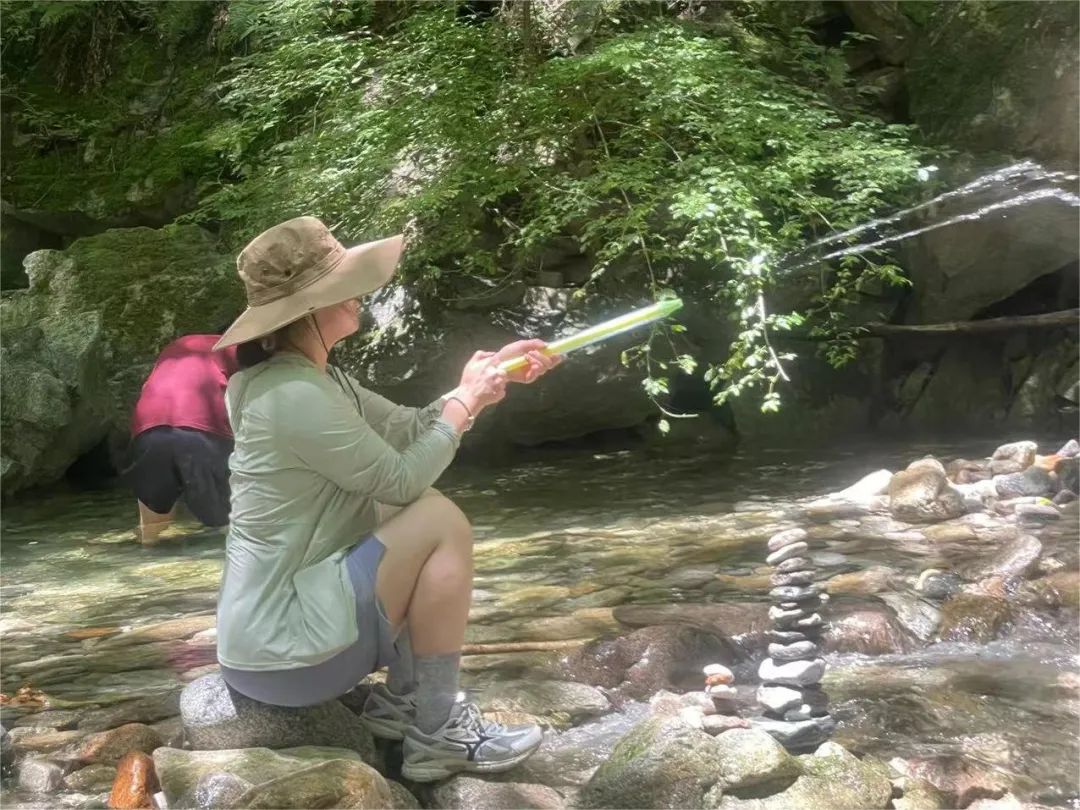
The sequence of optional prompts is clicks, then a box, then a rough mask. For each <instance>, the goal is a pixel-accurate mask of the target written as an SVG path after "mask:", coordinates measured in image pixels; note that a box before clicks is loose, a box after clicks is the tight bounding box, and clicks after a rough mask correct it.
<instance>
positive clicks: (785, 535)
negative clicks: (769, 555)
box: [768, 529, 809, 551]
mask: <svg viewBox="0 0 1080 810" xmlns="http://www.w3.org/2000/svg"><path fill="white" fill-rule="evenodd" d="M807 537H809V535H808V534H807V533H806V530H805V529H788V530H787V531H783V532H779V533H777V534H774V535H773V536H772V537H770V538H769V543H768V547H769V551H779V550H780V549H782V548H784V547H785V546H790V545H791V544H792V543H801V542H803V541H804V540H806V538H807Z"/></svg>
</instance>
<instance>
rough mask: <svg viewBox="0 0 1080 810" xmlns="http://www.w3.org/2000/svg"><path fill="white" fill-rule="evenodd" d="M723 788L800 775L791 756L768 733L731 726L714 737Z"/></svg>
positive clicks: (718, 783)
mask: <svg viewBox="0 0 1080 810" xmlns="http://www.w3.org/2000/svg"><path fill="white" fill-rule="evenodd" d="M716 743H717V748H716V750H717V756H718V757H719V760H720V764H721V778H720V779H719V780H718V782H717V785H718V786H719V787H722V788H723V789H724V790H738V789H742V788H749V787H752V786H754V785H761V784H768V783H771V782H777V781H780V780H783V779H793V778H794V777H796V776H797V775H798V774H799V766H798V763H797V762H796V761H795V759H794V757H792V756H791V755H790V754H788V752H787V751H785V750H784V749H783V747H782V746H781V745H779V744H778V743H777V742H776V740H774V739H773V738H772V737H771V736H769V735H768V734H766V733H764V732H762V731H759V730H757V729H755V728H748V729H732V730H730V731H727V732H725V733H724V734H721V735H720V736H718V737H717V738H716Z"/></svg>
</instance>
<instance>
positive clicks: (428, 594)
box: [375, 493, 542, 781]
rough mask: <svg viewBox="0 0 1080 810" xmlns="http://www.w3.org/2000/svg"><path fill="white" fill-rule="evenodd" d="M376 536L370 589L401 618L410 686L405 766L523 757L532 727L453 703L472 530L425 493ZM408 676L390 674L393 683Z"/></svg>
mask: <svg viewBox="0 0 1080 810" xmlns="http://www.w3.org/2000/svg"><path fill="white" fill-rule="evenodd" d="M375 535H376V536H377V537H378V538H379V539H380V540H381V541H382V543H383V545H384V546H385V547H386V553H385V555H384V556H383V560H382V563H381V564H380V565H379V570H378V574H377V577H376V585H375V590H376V594H377V596H378V598H379V601H380V602H381V603H382V606H383V609H384V610H385V611H386V617H387V619H388V620H389V622H390V623H391V624H392V625H394V626H398V625H400V624H402V623H403V622H407V624H408V630H409V640H410V643H411V648H412V655H413V659H414V661H413V668H414V671H415V680H416V691H415V693H414V695H415V699H414V703H415V707H416V708H415V712H416V714H415V723H414V725H413V726H411V727H410V728H409V729H408V731H407V732H406V734H405V766H404V772H405V774H406V775H407V776H408V777H409V778H410V779H414V780H417V781H430V780H433V779H439V778H442V777H443V776H447V775H449V774H451V773H454V772H456V771H464V770H470V771H488V772H491V771H499V770H506V769H508V768H511V767H513V766H514V765H517V764H518V763H519V762H522V761H523V760H524V759H525V758H526V757H528V756H529V755H530V754H531V753H532V752H533V751H534V750H535V749H536V747H537V746H538V745H539V743H540V740H541V739H542V736H541V732H540V730H539V729H538V728H537V727H535V726H523V727H515V728H504V727H502V726H499V725H497V724H495V723H487V722H485V721H483V719H482V718H481V716H480V713H479V711H478V710H477V708H476V707H475V706H474V705H472V704H461V703H458V702H457V701H458V672H459V669H460V663H461V648H462V645H463V644H464V642H465V626H466V624H467V622H468V617H469V603H470V601H471V599H472V575H473V565H472V529H471V527H470V526H469V522H468V519H467V518H466V517H465V515H464V514H463V513H462V512H461V510H460V509H458V508H457V506H455V505H454V504H453V503H452V502H451V501H450V500H449V499H448V498H446V497H444V496H442V495H439V494H437V493H429V494H427V495H425V496H424V497H422V498H420V499H419V500H418V501H416V502H415V503H413V504H411V505H410V506H408V507H406V508H405V509H402V510H401V511H400V512H399V513H398V514H397V515H395V516H394V517H393V518H391V519H390V520H389V521H387V522H386V523H385V524H384V525H383V526H381V527H380V528H379V529H378V530H377V531H376V532H375ZM407 677H408V676H407V675H405V674H404V673H400V674H398V675H397V676H394V675H393V674H392V678H391V680H392V681H395V682H396V684H397V685H400V684H402V683H403V682H405V681H406V678H407Z"/></svg>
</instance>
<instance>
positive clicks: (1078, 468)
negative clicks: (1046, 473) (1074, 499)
mask: <svg viewBox="0 0 1080 810" xmlns="http://www.w3.org/2000/svg"><path fill="white" fill-rule="evenodd" d="M1054 475H1055V476H1057V481H1058V487H1059V491H1060V490H1068V491H1069V492H1077V491H1080V458H1076V457H1075V456H1074V457H1072V458H1062V459H1058V461H1057V463H1055V464H1054Z"/></svg>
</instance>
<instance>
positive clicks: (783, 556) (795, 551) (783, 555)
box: [765, 542, 810, 565]
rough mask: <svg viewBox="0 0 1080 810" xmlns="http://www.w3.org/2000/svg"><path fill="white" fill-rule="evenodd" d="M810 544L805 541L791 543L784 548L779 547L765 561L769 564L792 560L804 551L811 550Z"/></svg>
mask: <svg viewBox="0 0 1080 810" xmlns="http://www.w3.org/2000/svg"><path fill="white" fill-rule="evenodd" d="M809 548H810V546H809V545H808V544H807V543H804V542H797V543H790V544H789V545H786V546H784V547H783V548H780V549H777V550H776V551H774V552H773V553H772V554H770V555H769V556H768V557H766V558H765V562H766V563H767V564H769V565H778V564H779V563H782V562H784V561H785V560H791V559H794V558H795V557H798V556H799V555H800V554H802V553H803V552H804V551H807V550H809Z"/></svg>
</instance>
